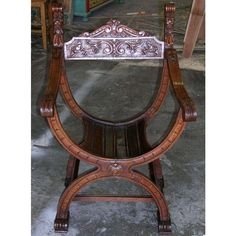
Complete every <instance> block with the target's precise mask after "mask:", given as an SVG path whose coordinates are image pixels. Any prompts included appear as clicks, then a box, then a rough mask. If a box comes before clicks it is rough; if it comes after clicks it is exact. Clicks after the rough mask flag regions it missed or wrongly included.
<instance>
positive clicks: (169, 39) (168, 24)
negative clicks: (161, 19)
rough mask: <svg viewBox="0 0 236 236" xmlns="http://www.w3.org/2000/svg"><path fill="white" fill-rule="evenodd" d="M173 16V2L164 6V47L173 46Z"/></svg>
mask: <svg viewBox="0 0 236 236" xmlns="http://www.w3.org/2000/svg"><path fill="white" fill-rule="evenodd" d="M174 16H175V4H174V3H173V2H171V3H168V4H166V5H165V43H166V47H168V48H170V47H173V44H174V36H173V29H174Z"/></svg>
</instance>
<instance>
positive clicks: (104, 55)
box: [64, 20, 164, 60]
mask: <svg viewBox="0 0 236 236" xmlns="http://www.w3.org/2000/svg"><path fill="white" fill-rule="evenodd" d="M64 53H65V59H66V60H99V59H102V60H109V59H163V56H164V42H162V41H159V40H158V39H157V38H156V37H154V36H150V35H149V34H148V33H147V32H144V31H139V32H138V31H136V30H133V29H131V28H129V27H128V26H126V25H123V24H121V23H120V21H118V20H110V21H108V22H107V24H106V25H103V26H101V27H100V28H98V29H97V30H95V31H93V32H92V33H88V32H85V33H82V34H81V35H80V36H79V37H73V38H72V39H71V40H70V41H68V42H66V43H65V44H64Z"/></svg>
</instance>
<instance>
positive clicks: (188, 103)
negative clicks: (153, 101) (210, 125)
mask: <svg viewBox="0 0 236 236" xmlns="http://www.w3.org/2000/svg"><path fill="white" fill-rule="evenodd" d="M165 58H166V59H167V64H168V69H169V75H170V79H171V82H172V86H173V89H174V92H175V95H176V98H177V100H178V102H179V104H180V106H181V108H182V110H183V119H184V121H195V120H196V118H197V112H196V109H195V106H194V103H193V101H192V99H191V98H190V97H189V95H188V93H187V91H186V89H185V87H184V83H183V81H182V79H181V73H180V69H179V62H178V57H177V53H176V50H175V49H166V50H165Z"/></svg>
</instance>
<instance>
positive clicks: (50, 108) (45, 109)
mask: <svg viewBox="0 0 236 236" xmlns="http://www.w3.org/2000/svg"><path fill="white" fill-rule="evenodd" d="M62 53H63V52H62V49H61V48H53V49H52V58H51V61H50V64H49V71H48V85H47V87H46V91H45V94H44V97H43V99H42V101H41V103H40V114H41V116H43V117H51V116H53V114H54V104H55V101H56V97H57V93H58V88H59V83H60V77H61V68H62V65H61V64H62V55H63V54H62Z"/></svg>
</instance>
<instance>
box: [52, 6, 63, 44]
mask: <svg viewBox="0 0 236 236" xmlns="http://www.w3.org/2000/svg"><path fill="white" fill-rule="evenodd" d="M63 18H64V16H63V8H62V5H61V4H58V3H54V4H53V5H52V30H53V37H52V43H53V46H54V47H63V45H64V40H63Z"/></svg>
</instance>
